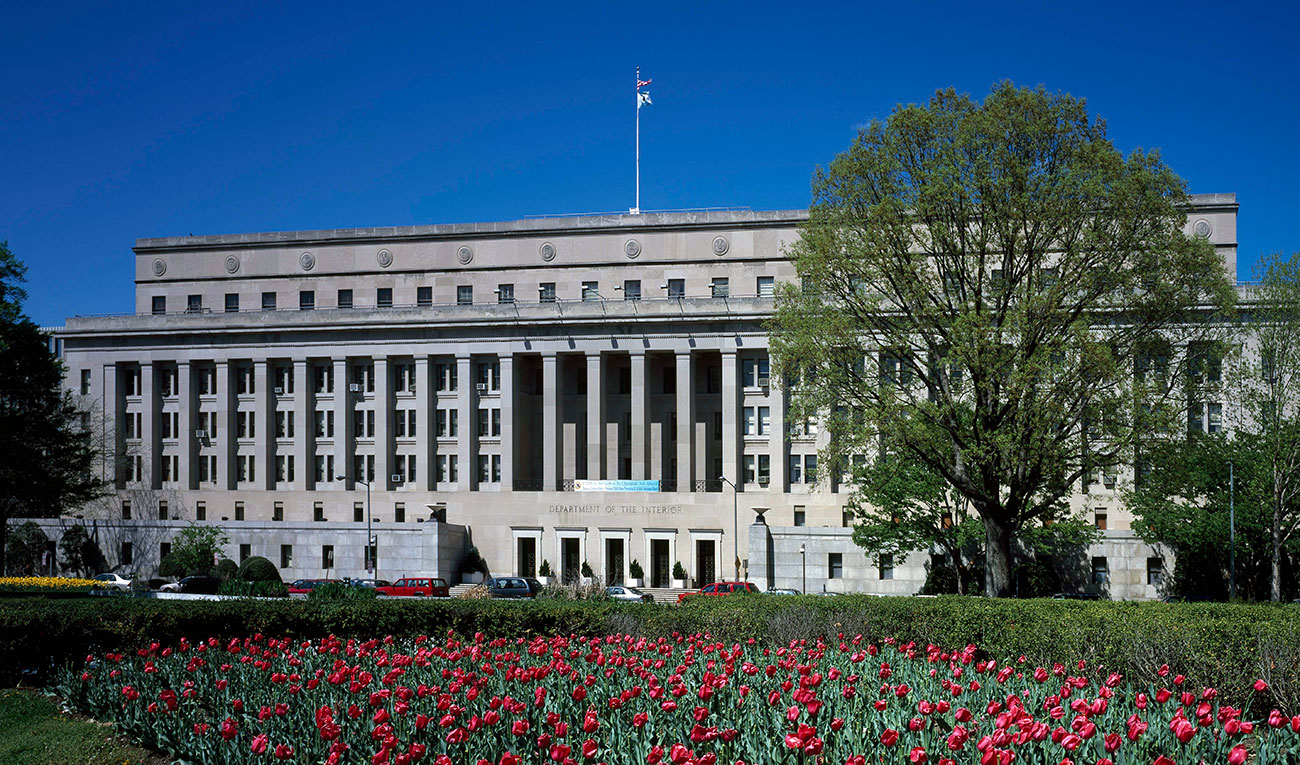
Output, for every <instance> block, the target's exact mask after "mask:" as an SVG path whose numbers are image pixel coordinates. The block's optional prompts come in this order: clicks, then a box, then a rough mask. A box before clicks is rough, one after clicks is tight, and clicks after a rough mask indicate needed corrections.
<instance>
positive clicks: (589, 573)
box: [582, 560, 596, 579]
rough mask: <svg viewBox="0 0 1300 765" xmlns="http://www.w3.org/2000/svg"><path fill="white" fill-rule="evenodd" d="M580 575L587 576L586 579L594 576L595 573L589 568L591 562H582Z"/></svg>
mask: <svg viewBox="0 0 1300 765" xmlns="http://www.w3.org/2000/svg"><path fill="white" fill-rule="evenodd" d="M582 575H583V576H585V577H587V578H588V579H591V578H593V577H594V576H596V573H595V572H594V571H592V570H591V564H590V563H588V562H587V561H585V560H584V561H583V562H582Z"/></svg>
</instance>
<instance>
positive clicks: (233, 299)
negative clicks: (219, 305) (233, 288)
mask: <svg viewBox="0 0 1300 765" xmlns="http://www.w3.org/2000/svg"><path fill="white" fill-rule="evenodd" d="M226 313H239V293H237V292H227V293H226Z"/></svg>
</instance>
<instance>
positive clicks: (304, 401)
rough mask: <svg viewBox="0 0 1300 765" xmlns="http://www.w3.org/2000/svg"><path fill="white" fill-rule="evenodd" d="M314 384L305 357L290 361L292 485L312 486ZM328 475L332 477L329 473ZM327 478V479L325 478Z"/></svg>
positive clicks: (314, 477)
mask: <svg viewBox="0 0 1300 765" xmlns="http://www.w3.org/2000/svg"><path fill="white" fill-rule="evenodd" d="M314 395H315V391H314V386H313V385H312V379H311V365H310V364H309V363H308V361H307V359H305V358H303V359H294V361H293V419H294V423H293V462H294V465H293V488H295V489H297V490H298V491H309V490H311V489H314V488H316V476H315V472H316V459H315V457H316V425H315V422H313V420H314V419H315V418H314V417H313V411H314V408H315V407H314V406H313V400H312V399H313V397H314ZM331 477H332V476H331ZM326 480H328V479H326Z"/></svg>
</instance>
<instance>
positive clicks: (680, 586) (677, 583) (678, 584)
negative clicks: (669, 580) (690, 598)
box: [673, 579, 686, 590]
mask: <svg viewBox="0 0 1300 765" xmlns="http://www.w3.org/2000/svg"><path fill="white" fill-rule="evenodd" d="M673 589H674V590H684V589H686V580H685V579H674V580H673Z"/></svg>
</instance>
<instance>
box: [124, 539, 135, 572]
mask: <svg viewBox="0 0 1300 765" xmlns="http://www.w3.org/2000/svg"><path fill="white" fill-rule="evenodd" d="M134 553H135V551H134V549H133V548H132V546H131V543H130V542H123V543H122V565H123V566H129V565H131V560H132V558H133V557H134Z"/></svg>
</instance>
